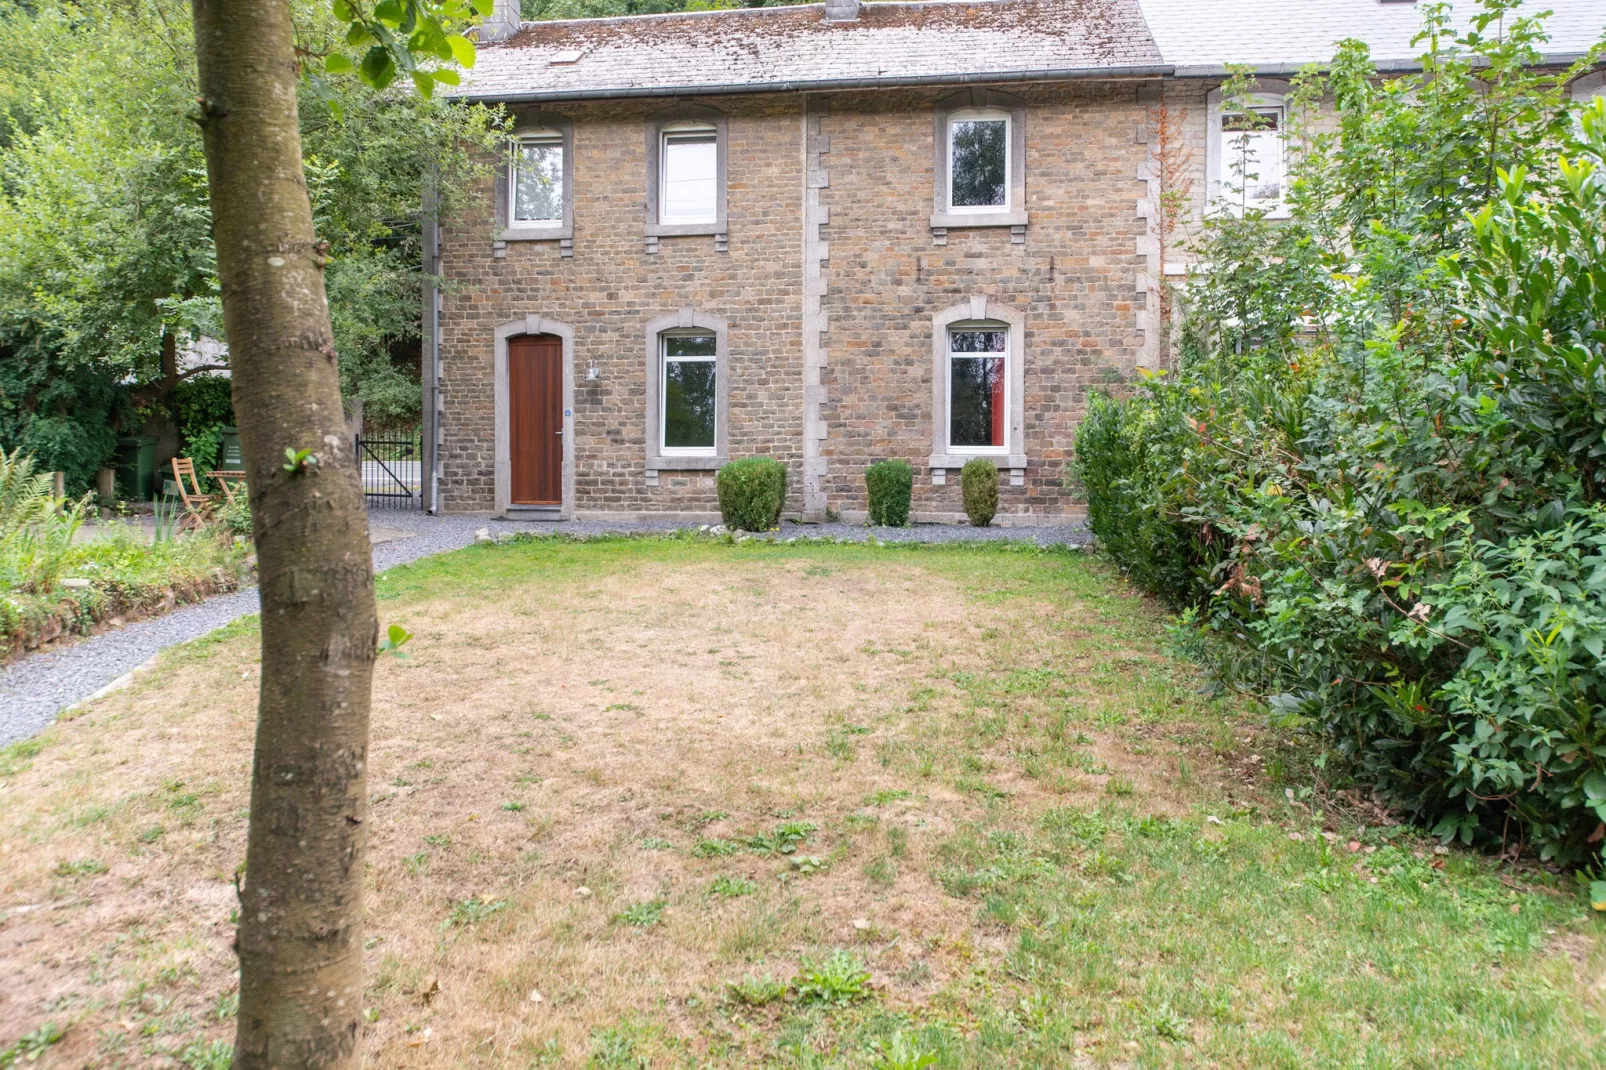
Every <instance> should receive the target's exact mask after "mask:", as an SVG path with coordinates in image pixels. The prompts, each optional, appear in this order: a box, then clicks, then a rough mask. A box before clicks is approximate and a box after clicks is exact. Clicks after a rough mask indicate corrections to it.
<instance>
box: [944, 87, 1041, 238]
mask: <svg viewBox="0 0 1606 1070" xmlns="http://www.w3.org/2000/svg"><path fill="white" fill-rule="evenodd" d="M933 149H934V150H935V152H934V156H935V159H934V161H933V172H934V174H935V176H936V188H935V190H934V191H933V197H932V213H931V232H932V237H934V238H935V239H936V240H937V244H939V245H945V244H947V241H948V231H949V230H950V229H960V228H965V227H1009V228H1010V234H1011V237H1012V239H1013V240H1014V241H1016V242H1024V241H1025V240H1026V223H1027V219H1026V160H1025V157H1026V102H1025V101H1023V100H1021V99H1020V98H1019V97H1014V96H1010V95H1009V94H1008V93H999V92H995V91H994V90H991V89H967V90H964V91H962V92H959V93H955V94H953V95H951V96H948V97H944V98H943V99H942V100H940V101H938V102H937V112H936V129H935V136H934V138H933Z"/></svg>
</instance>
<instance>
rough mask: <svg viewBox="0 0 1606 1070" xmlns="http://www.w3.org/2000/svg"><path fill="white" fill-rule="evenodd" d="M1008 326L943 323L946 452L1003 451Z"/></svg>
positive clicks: (1005, 448)
mask: <svg viewBox="0 0 1606 1070" xmlns="http://www.w3.org/2000/svg"><path fill="white" fill-rule="evenodd" d="M1008 395H1009V326H1008V324H1004V323H961V324H956V325H954V326H951V327H949V328H948V452H949V453H965V454H969V453H1008V452H1009V422H1008V414H1009V401H1010V399H1009V396H1008Z"/></svg>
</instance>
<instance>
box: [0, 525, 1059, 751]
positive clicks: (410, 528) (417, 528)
mask: <svg viewBox="0 0 1606 1070" xmlns="http://www.w3.org/2000/svg"><path fill="white" fill-rule="evenodd" d="M369 521H370V525H371V527H372V528H373V530H374V534H375V537H376V539H382V540H383V541H380V542H377V543H376V545H375V546H374V569H375V570H376V571H380V570H384V569H387V568H390V567H392V566H394V565H401V564H405V563H407V562H408V561H416V560H418V559H419V558H421V557H428V556H429V555H431V554H438V553H443V552H445V551H447V550H456V549H458V548H460V547H463V546H467V545H469V544H470V543H472V542H473V541H474V533H475V532H476V531H477V530H479V529H480V528H486V529H488V530H489V531H490V532H491V534H492V535H495V536H501V535H505V534H509V533H512V532H518V531H536V532H555V533H561V534H565V535H605V534H631V533H641V534H646V533H653V532H668V531H674V530H676V529H678V528H681V527H684V526H685V525H683V524H676V523H673V522H670V521H647V522H643V523H633V524H616V523H609V522H605V521H597V520H579V521H571V522H568V523H563V524H551V523H538V522H530V521H505V520H495V519H491V518H489V517H484V516H440V517H432V516H424V515H423V514H420V513H412V512H399V511H398V512H391V511H388V510H376V511H374V512H372V513H370V514H369ZM872 534H873V535H874V536H875V537H876V538H878V539H880V540H882V541H884V542H930V543H939V542H964V541H974V540H985V541H999V540H1009V539H1017V540H1023V541H1028V542H1035V543H1037V544H1038V545H1040V546H1050V545H1054V544H1056V543H1067V544H1070V545H1073V546H1075V545H1080V544H1082V543H1085V542H1087V541H1088V533H1087V529H1086V528H1084V527H1082V526H1080V525H1075V526H1063V527H1027V528H970V527H963V526H958V525H946V524H921V525H918V526H915V527H909V528H877V529H874V530H872V529H870V528H866V527H862V526H858V525H851V524H793V523H790V522H787V523H785V524H783V525H782V526H781V530H780V531H779V532H774V533H770V534H768V535H763V536H757V537H759V538H773V539H788V538H792V537H794V536H801V537H808V536H814V537H817V538H818V537H829V538H835V539H843V540H855V541H862V540H864V539H867V538H869V537H870V536H871V535H872ZM257 609H258V604H257V592H256V589H255V588H251V589H249V590H244V591H238V592H236V593H234V594H228V595H221V596H219V597H217V598H211V599H208V600H206V601H205V602H199V603H196V604H195V605H190V606H184V607H182V608H180V609H177V610H175V611H174V612H172V613H169V614H167V615H166V616H161V617H153V618H151V619H149V620H142V621H136V622H135V623H133V624H130V625H128V626H126V627H123V628H118V629H116V630H114V631H108V632H102V633H101V634H99V635H96V636H92V637H90V638H88V639H85V640H82V641H81V642H77V643H72V644H69V645H67V646H64V647H62V648H61V649H59V650H53V651H49V652H47V653H42V654H34V655H32V656H30V657H26V658H24V659H22V660H21V661H19V662H17V663H15V664H14V665H12V666H11V667H10V668H7V669H3V670H0V746H3V745H5V744H7V743H11V742H14V741H16V740H19V739H26V738H27V737H29V736H31V735H34V734H35V733H37V732H39V731H41V730H42V729H44V728H45V727H47V726H48V725H49V724H50V723H51V722H52V721H54V720H55V719H56V716H57V715H58V714H60V713H61V711H62V710H64V709H66V708H67V707H69V706H71V705H73V704H74V703H76V702H81V701H83V700H84V699H86V698H89V697H90V696H92V695H94V694H96V693H97V692H99V691H100V690H102V689H103V688H105V687H107V686H108V685H110V684H112V683H113V682H114V681H116V680H118V679H119V678H121V677H122V676H124V675H125V674H127V673H130V672H132V671H133V670H134V669H135V668H136V667H138V666H140V665H143V664H144V663H145V662H146V661H148V660H150V658H152V657H153V656H154V655H156V654H157V653H159V652H160V651H162V650H165V649H166V648H167V647H170V646H175V645H177V644H179V643H184V642H188V641H189V640H191V639H197V638H199V637H201V636H203V635H205V634H206V633H208V632H210V631H213V630H214V629H216V628H221V627H222V626H223V625H225V624H228V623H230V622H231V621H234V620H237V619H239V618H240V617H244V616H247V615H249V614H251V613H255V612H257Z"/></svg>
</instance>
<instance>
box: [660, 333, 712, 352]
mask: <svg viewBox="0 0 1606 1070" xmlns="http://www.w3.org/2000/svg"><path fill="white" fill-rule="evenodd" d="M664 355H665V356H670V357H711V356H713V355H714V336H713V335H711V334H666V335H664Z"/></svg>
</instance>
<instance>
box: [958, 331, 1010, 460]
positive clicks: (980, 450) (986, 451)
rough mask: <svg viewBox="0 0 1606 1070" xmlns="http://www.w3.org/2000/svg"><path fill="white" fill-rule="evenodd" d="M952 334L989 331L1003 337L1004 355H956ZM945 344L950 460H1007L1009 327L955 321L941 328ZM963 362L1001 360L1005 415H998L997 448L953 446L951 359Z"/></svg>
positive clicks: (1008, 443)
mask: <svg viewBox="0 0 1606 1070" xmlns="http://www.w3.org/2000/svg"><path fill="white" fill-rule="evenodd" d="M955 331H990V332H994V333H997V334H1001V335H1003V336H1004V351H1003V352H1002V353H955V352H954V341H953V339H954V332H955ZM944 333H945V338H944V341H945V342H946V344H947V348H948V360H947V361H946V362H945V364H944V366H943V394H944V398H943V413H942V415H943V431H942V436H943V443H944V445H945V446H946V452H947V453H948V454H949V455H950V456H960V455H963V456H967V457H968V456H976V457H1006V456H1008V455H1009V447H1010V441H1009V436H1010V426H1009V425H1010V419H1009V414H1010V402H1012V401H1013V400H1014V397H1013V396H1012V394H1011V389H1010V386H1011V384H1010V372H1011V371H1013V370H1014V369H1013V368H1012V367H1011V362H1012V361H1013V360H1014V359H1015V358H1014V354H1013V353H1011V352H1010V350H1011V349H1013V348H1014V347H1013V346H1011V345H1010V335H1011V334H1013V333H1014V332H1013V331H1011V330H1010V327H1009V324H1007V323H1005V322H1004V321H1002V320H958V321H957V322H954V323H950V324H948V326H947V327H946V328H944ZM955 357H958V358H960V359H962V360H964V359H968V360H978V359H989V358H996V357H1002V358H1003V360H1004V411H1003V413H1002V414H1001V415H1002V419H1003V421H1004V442H1003V445H1000V446H961V445H958V444H956V443H955V442H954V440H953V435H954V358H955Z"/></svg>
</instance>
